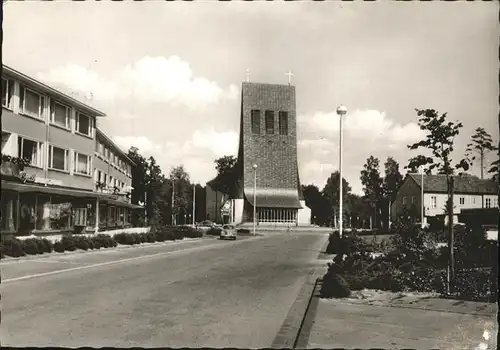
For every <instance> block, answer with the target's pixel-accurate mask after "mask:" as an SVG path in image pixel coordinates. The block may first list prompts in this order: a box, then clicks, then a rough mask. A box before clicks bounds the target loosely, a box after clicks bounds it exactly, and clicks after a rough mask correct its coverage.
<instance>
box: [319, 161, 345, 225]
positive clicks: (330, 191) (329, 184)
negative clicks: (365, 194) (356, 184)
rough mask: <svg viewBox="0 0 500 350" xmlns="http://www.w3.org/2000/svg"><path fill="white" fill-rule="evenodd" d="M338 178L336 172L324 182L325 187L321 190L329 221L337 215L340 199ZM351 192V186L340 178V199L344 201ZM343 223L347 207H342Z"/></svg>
mask: <svg viewBox="0 0 500 350" xmlns="http://www.w3.org/2000/svg"><path fill="white" fill-rule="evenodd" d="M339 178H340V174H339V172H338V171H336V172H334V173H332V174H331V175H330V177H329V178H328V179H327V180H326V185H325V187H324V188H323V191H322V194H323V196H324V198H325V199H326V203H327V204H328V207H327V208H328V210H329V214H328V218H329V219H330V220H332V219H333V216H334V214H335V213H338V208H339V197H340V188H339ZM350 192H351V186H350V185H349V183H348V182H347V180H346V179H345V178H342V197H343V198H344V200H345V199H346V198H347V196H348V194H349V193H350ZM342 211H343V221H344V222H346V216H347V215H348V213H347V207H346V206H343V209H342Z"/></svg>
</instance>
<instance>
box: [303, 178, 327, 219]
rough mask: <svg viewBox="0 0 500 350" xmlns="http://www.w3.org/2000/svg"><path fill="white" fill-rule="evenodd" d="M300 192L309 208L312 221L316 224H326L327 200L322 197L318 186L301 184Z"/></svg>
mask: <svg viewBox="0 0 500 350" xmlns="http://www.w3.org/2000/svg"><path fill="white" fill-rule="evenodd" d="M302 193H303V195H304V200H305V201H306V205H307V206H308V207H309V208H311V219H312V220H311V221H312V223H313V224H316V225H326V224H328V221H329V215H330V210H328V201H327V200H326V198H325V197H323V195H322V194H321V192H320V190H319V188H318V187H317V186H315V185H307V186H302Z"/></svg>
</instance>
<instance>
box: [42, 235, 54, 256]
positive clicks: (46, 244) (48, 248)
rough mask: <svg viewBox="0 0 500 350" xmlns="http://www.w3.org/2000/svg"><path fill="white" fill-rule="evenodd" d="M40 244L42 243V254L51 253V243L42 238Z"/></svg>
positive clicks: (52, 246)
mask: <svg viewBox="0 0 500 350" xmlns="http://www.w3.org/2000/svg"><path fill="white" fill-rule="evenodd" d="M41 243H42V252H44V253H52V250H53V248H54V245H53V244H52V242H51V241H49V240H48V239H46V238H42V239H41Z"/></svg>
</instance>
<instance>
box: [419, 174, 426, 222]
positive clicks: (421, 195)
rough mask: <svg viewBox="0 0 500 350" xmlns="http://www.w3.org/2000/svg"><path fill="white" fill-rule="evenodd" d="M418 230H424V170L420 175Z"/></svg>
mask: <svg viewBox="0 0 500 350" xmlns="http://www.w3.org/2000/svg"><path fill="white" fill-rule="evenodd" d="M420 176H421V177H420V228H421V229H422V230H423V229H424V226H425V225H424V168H422V171H421V174H420Z"/></svg>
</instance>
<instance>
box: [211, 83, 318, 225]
mask: <svg viewBox="0 0 500 350" xmlns="http://www.w3.org/2000/svg"><path fill="white" fill-rule="evenodd" d="M241 96H242V97H241V115H240V118H241V119H240V140H239V151H238V161H237V164H236V173H237V181H236V182H235V184H234V187H233V189H232V191H231V193H225V194H223V193H220V192H217V191H215V190H214V188H213V187H212V186H213V184H214V182H213V181H211V182H209V183H207V205H206V208H207V216H210V217H209V219H211V220H214V221H224V222H231V223H234V224H240V223H245V222H252V221H253V207H254V205H256V213H257V222H258V224H259V225H261V224H284V225H310V222H311V210H310V209H309V208H308V207H306V205H305V201H304V198H303V194H302V189H301V186H300V180H299V171H298V164H297V128H296V107H295V87H294V86H291V85H276V84H261V83H248V82H245V83H243V86H242V95H241ZM254 164H255V165H257V169H256V170H255V171H256V176H257V184H256V188H257V190H256V192H255V195H256V203H254V168H253V165H254ZM217 219H218V220H217Z"/></svg>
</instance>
